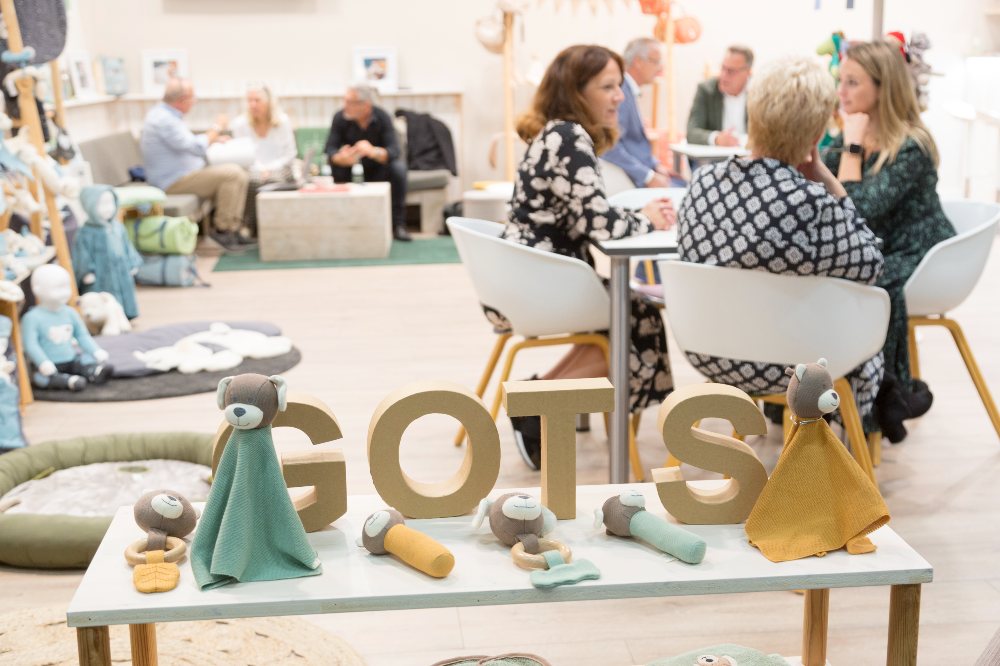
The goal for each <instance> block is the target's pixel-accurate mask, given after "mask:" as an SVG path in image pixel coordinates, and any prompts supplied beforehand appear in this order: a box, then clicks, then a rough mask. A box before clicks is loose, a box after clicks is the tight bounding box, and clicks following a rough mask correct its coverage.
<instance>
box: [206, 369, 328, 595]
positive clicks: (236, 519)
mask: <svg viewBox="0 0 1000 666" xmlns="http://www.w3.org/2000/svg"><path fill="white" fill-rule="evenodd" d="M286 390H287V389H286V385H285V380H284V379H283V378H281V377H279V376H277V375H275V376H273V377H265V376H263V375H257V374H245V375H239V376H237V377H226V378H224V379H223V380H222V381H220V382H219V390H218V396H217V397H218V403H219V409H222V410H224V411H225V413H226V420H227V421H229V423H231V424H232V425H233V428H234V430H233V434H232V436H230V438H229V441H228V442H227V443H226V448H225V449H224V451H223V453H222V459H221V460H220V461H219V468H218V469H217V470H216V472H215V481H214V482H213V483H212V491H211V493H210V494H209V496H208V502H207V503H206V504H205V510H204V513H203V514H202V517H201V520H200V521H199V523H198V530H197V531H196V532H195V535H194V543H193V544H192V546H191V569H192V571H193V572H194V577H195V579H196V580H197V581H198V585H199V586H200V587H201V589H203V590H209V589H212V588H216V587H220V586H223V585H228V584H229V583H235V582H248V581H261V580H280V579H284V578H300V577H303V576H315V575H318V574H319V573H321V572H322V569H321V566H320V560H319V557H318V556H317V555H316V551H315V550H313V547H312V546H311V545H309V541H308V540H307V539H306V531H305V528H304V527H303V526H302V521H301V520H300V519H299V517H298V514H296V512H295V507H294V506H293V505H292V500H291V498H289V496H288V490H287V488H286V487H285V480H284V477H283V476H282V474H281V466H280V464H279V463H278V456H277V454H276V453H275V451H274V442H273V440H272V439H271V422H272V421H273V420H274V417H275V416H276V415H277V413H278V411H279V410H280V411H284V409H285V406H286V398H285V395H286Z"/></svg>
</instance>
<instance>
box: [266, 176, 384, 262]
mask: <svg viewBox="0 0 1000 666" xmlns="http://www.w3.org/2000/svg"><path fill="white" fill-rule="evenodd" d="M257 237H258V241H259V245H260V259H261V261H296V260H312V259H382V258H385V257H387V256H388V255H389V248H390V246H391V245H392V215H391V213H390V206H389V183H362V184H353V183H351V184H344V185H333V184H332V183H326V182H317V183H314V184H313V185H312V186H307V187H306V188H303V189H300V190H293V191H288V192H261V193H260V194H258V195H257Z"/></svg>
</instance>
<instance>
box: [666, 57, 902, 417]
mask: <svg viewBox="0 0 1000 666" xmlns="http://www.w3.org/2000/svg"><path fill="white" fill-rule="evenodd" d="M836 100H837V97H836V93H835V89H834V83H833V79H831V78H830V75H829V74H828V73H827V72H825V71H824V70H823V69H822V68H820V66H819V65H816V64H815V63H812V62H811V61H809V60H807V59H804V58H794V59H789V60H783V61H780V62H777V63H775V64H773V65H772V66H770V67H769V68H767V69H766V70H765V71H764V72H763V73H762V74H759V75H758V76H756V77H755V79H754V83H753V87H752V88H751V89H750V92H749V93H748V100H747V117H748V124H749V134H750V148H751V151H752V153H751V155H750V156H748V157H734V158H730V159H729V160H726V161H724V162H717V163H715V164H709V165H706V166H704V167H702V168H700V169H698V170H697V171H696V172H695V173H694V174H693V175H692V177H691V186H690V188H689V189H688V193H687V195H686V196H685V198H684V200H683V201H682V202H681V205H680V209H679V210H678V245H679V249H680V258H681V260H683V261H690V262H695V263H701V264H709V265H715V266H726V267H731V268H745V269H748V270H759V271H767V272H770V273H778V274H782V275H823V276H829V277H838V278H843V279H846V280H853V281H856V282H862V283H865V284H873V283H874V282H875V280H876V278H877V277H878V275H879V272H880V271H881V270H882V261H883V260H882V253H881V252H880V250H879V244H880V241H879V239H878V238H877V237H876V236H875V234H874V233H872V231H871V230H870V229H869V228H868V227H867V226H866V225H865V221H864V220H863V219H862V218H861V217H860V216H859V215H858V212H857V211H856V210H855V208H854V203H853V202H852V201H851V199H850V197H848V196H847V192H846V190H845V189H844V187H843V185H841V184H840V183H839V182H838V181H837V179H836V177H835V176H834V175H833V174H832V173H831V172H830V170H829V169H828V168H826V166H825V165H824V164H823V162H822V160H820V159H819V155H818V153H817V150H816V144H817V142H818V141H819V138H820V137H821V136H822V135H823V131H824V128H825V125H826V122H827V120H828V119H829V117H830V114H831V113H832V111H833V109H834V106H835V104H836ZM816 307H823V304H822V303H818V304H817V305H816ZM790 334H792V333H790ZM687 357H688V360H690V361H691V363H692V364H693V365H694V366H695V368H696V369H697V370H698V371H699V372H701V373H702V374H703V375H705V376H706V377H708V378H709V379H711V380H712V381H716V382H720V383H724V384H729V385H732V386H736V387H737V388H740V389H742V390H744V391H747V392H748V393H759V394H768V393H783V392H784V391H785V389H786V388H787V386H788V378H787V377H786V376H785V374H784V367H782V366H777V365H772V364H767V363H760V362H752V361H745V360H741V359H726V358H716V357H712V356H707V355H704V354H690V353H689V354H688V355H687ZM809 360H815V359H802V361H809ZM882 373H883V359H882V354H881V352H880V353H878V354H877V355H876V356H874V357H872V358H871V359H869V360H868V361H866V362H865V363H863V364H861V365H860V366H859V367H857V368H855V369H854V370H853V371H852V372H851V373H850V374H848V376H847V378H848V380H849V381H850V384H851V389H852V391H853V392H854V396H855V400H856V402H857V405H858V411H859V412H860V413H861V416H862V423H863V425H864V427H865V431H866V432H873V431H875V430H877V429H878V427H877V425H876V424H875V420H874V418H873V416H872V408H873V405H874V402H875V397H876V395H877V394H878V388H879V383H880V382H881V379H882Z"/></svg>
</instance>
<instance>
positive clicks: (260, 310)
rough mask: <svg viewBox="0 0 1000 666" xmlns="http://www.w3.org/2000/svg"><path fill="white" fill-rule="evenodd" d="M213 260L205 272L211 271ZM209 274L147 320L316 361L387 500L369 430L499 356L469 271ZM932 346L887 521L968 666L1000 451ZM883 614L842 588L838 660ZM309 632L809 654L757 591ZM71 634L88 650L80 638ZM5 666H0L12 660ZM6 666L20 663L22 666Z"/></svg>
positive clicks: (990, 563) (409, 616) (485, 649)
mask: <svg viewBox="0 0 1000 666" xmlns="http://www.w3.org/2000/svg"><path fill="white" fill-rule="evenodd" d="M995 245H1000V242H996V243H995ZM993 249H994V251H993V255H992V258H991V262H990V265H989V266H988V268H987V272H986V275H985V276H984V278H983V280H982V282H981V283H980V285H979V288H978V289H977V291H976V292H975V293H974V294H973V296H972V297H971V298H970V299H969V300H968V302H966V303H965V304H964V305H963V306H962V307H961V308H960V309H959V310H957V311H956V312H955V313H953V314H954V317H955V318H956V319H958V320H959V321H960V322H961V323H962V325H963V326H964V328H965V331H966V334H967V336H968V338H969V341H970V344H971V345H972V348H973V350H974V351H975V352H976V353H977V354H978V359H979V362H980V365H981V367H982V371H983V374H984V376H985V377H986V380H987V382H988V383H989V384H990V385H991V386H992V388H993V390H994V392H995V394H997V395H998V397H1000V351H998V349H1000V299H998V298H997V285H1000V247H994V248H993ZM210 262H211V260H210V259H205V260H203V263H205V264H206V266H205V268H206V270H209V269H210ZM208 275H209V279H210V281H211V283H212V287H211V288H210V289H198V288H191V289H176V290H174V289H164V290H149V289H146V290H143V291H142V292H141V293H140V295H139V302H140V306H141V309H142V316H141V318H140V320H139V323H140V325H141V326H142V327H151V326H155V325H158V324H165V323H169V322H176V321H185V320H206V319H207V320H219V319H241V318H256V319H266V320H269V321H272V322H274V323H276V324H279V325H280V326H281V327H282V328H283V330H284V332H285V333H286V334H287V335H289V336H291V338H292V339H293V340H294V341H295V344H296V345H297V346H298V347H299V348H300V349H301V350H302V354H303V361H302V363H301V364H300V365H299V366H298V367H296V368H294V369H292V370H290V371H289V372H288V373H287V374H286V377H287V379H288V381H289V384H290V387H291V389H292V390H294V391H302V392H308V393H312V394H314V395H316V396H318V397H319V398H321V399H322V400H323V401H325V402H326V403H327V404H328V405H330V407H331V408H332V410H333V411H334V413H335V414H336V416H337V418H338V419H339V421H340V424H341V426H342V428H343V432H344V439H343V440H342V441H341V442H340V445H341V448H342V449H343V451H344V453H345V455H346V458H347V475H348V478H347V482H348V487H349V489H350V492H352V493H369V492H373V487H372V483H371V477H370V476H369V473H368V465H367V460H366V457H365V436H366V433H367V427H368V423H369V420H370V418H371V415H372V413H373V411H374V410H375V407H376V406H377V405H378V404H379V402H380V401H381V400H382V399H383V398H384V397H385V396H386V395H387V394H388V393H389V392H390V391H392V390H393V389H396V388H398V387H400V386H403V385H405V384H408V383H410V382H415V381H420V380H424V379H432V378H434V379H446V380H450V381H454V382H458V383H460V384H463V385H465V386H470V387H471V386H475V382H476V379H477V378H478V375H479V372H480V370H481V367H482V364H483V362H484V361H485V359H486V355H487V353H488V351H489V349H490V346H491V345H492V343H493V335H492V333H491V331H490V327H489V326H488V325H487V323H486V320H485V319H484V318H483V316H482V314H481V312H480V310H479V307H478V304H477V302H476V298H475V295H474V293H473V291H472V288H471V286H470V285H469V282H468V280H467V279H466V276H465V273H464V271H463V268H462V267H461V266H460V265H433V266H390V267H362V268H340V269H313V270H294V271H256V272H232V273H229V272H227V273H218V274H211V273H209V274H208ZM818 306H821V304H818ZM734 334H738V331H737V330H734ZM920 348H921V350H922V357H921V358H922V362H923V375H924V377H925V379H926V380H927V381H928V383H929V384H930V386H931V389H932V390H933V391H934V394H935V404H934V407H933V409H932V410H931V411H930V413H929V414H928V415H927V416H925V417H924V418H922V419H920V420H919V421H915V422H910V423H909V429H910V436H909V438H908V439H907V440H906V441H905V442H904V443H902V444H900V445H898V446H892V447H888V448H887V449H886V450H885V453H884V455H883V462H882V465H881V467H880V468H879V469H878V478H879V482H880V486H881V489H882V492H883V494H884V495H885V498H886V501H887V502H888V505H889V507H890V510H891V512H892V526H893V528H894V529H895V530H896V531H897V532H899V533H900V534H901V535H902V536H903V537H904V538H905V539H907V540H908V541H909V542H910V544H912V545H913V546H914V547H915V548H917V549H918V550H919V551H920V552H921V553H922V554H923V555H924V557H925V558H927V560H929V561H930V562H931V563H932V564H933V565H934V568H935V582H934V583H931V584H929V585H926V586H924V590H923V605H922V613H921V618H920V619H921V623H920V624H921V627H920V652H919V654H920V659H919V662H920V663H921V664H929V665H936V664H971V663H973V661H974V660H975V657H976V656H977V655H978V654H979V653H980V652H981V651H982V650H983V648H984V646H985V645H986V643H987V642H988V640H989V638H990V637H991V636H992V634H993V633H994V632H995V631H996V630H997V628H998V626H1000V530H998V527H997V526H998V525H1000V483H998V479H1000V441H998V438H997V435H996V433H995V432H994V431H993V429H992V427H991V426H990V423H989V420H988V419H987V416H986V413H985V411H984V409H983V407H982V404H981V403H980V402H979V398H978V396H977V394H976V393H975V390H974V388H973V386H972V382H971V381H970V379H969V377H968V375H967V374H966V371H965V369H964V366H963V365H962V362H961V359H960V357H959V355H958V353H957V351H956V350H955V347H954V345H953V344H952V343H951V340H950V338H949V337H948V335H947V333H946V332H945V331H944V330H943V329H937V328H935V329H925V330H924V331H923V332H922V333H921V336H920ZM671 354H672V358H673V367H674V376H675V377H676V379H677V382H678V384H689V383H694V382H699V381H700V378H699V376H698V375H697V374H696V373H695V372H694V370H693V369H692V368H691V367H690V366H689V365H688V364H687V363H686V362H685V361H684V360H683V358H682V357H681V355H680V354H679V353H677V351H676V348H675V347H674V346H673V341H671ZM557 355H558V352H557V351H553V350H545V351H539V352H536V353H535V354H534V355H533V356H532V355H526V356H525V357H524V359H523V360H522V361H519V363H518V366H517V367H516V368H515V373H514V374H515V376H516V377H526V376H528V375H530V374H532V372H535V371H538V370H540V369H544V368H545V367H546V366H547V365H548V364H549V363H550V362H551V361H552V360H554V358H555V357H556V356H557ZM803 360H804V361H808V360H812V359H803ZM214 403H215V400H214V395H211V394H202V395H195V396H188V397H182V398H172V399H166V400H151V401H146V402H131V403H92V404H87V403H76V404H72V403H64V404H60V403H46V402H39V403H35V404H34V405H32V406H31V407H30V408H29V409H28V411H27V415H26V428H25V429H26V432H27V435H28V437H29V438H30V441H33V442H42V441H45V440H48V439H53V438H59V437H69V436H74V435H84V434H100V433H106V432H115V431H149V430H174V429H185V430H197V431H205V432H210V431H213V430H214V429H215V427H216V425H217V424H218V422H219V418H220V416H219V412H218V411H217V410H216V408H215V404H214ZM655 421H656V417H655V410H649V411H648V412H647V414H646V415H645V418H644V420H643V424H642V428H641V432H640V435H639V443H640V447H641V455H642V459H643V463H644V465H645V467H646V468H647V470H648V469H649V468H650V467H654V466H660V465H661V463H662V462H663V460H664V457H665V455H666V451H665V449H664V447H663V444H662V442H661V441H660V439H659V437H658V436H657V433H656V432H655ZM453 433H454V424H453V423H452V422H450V421H449V419H446V418H445V417H434V416H429V417H424V418H423V419H421V420H420V421H418V422H416V423H415V424H413V425H412V426H411V427H410V429H408V430H407V432H406V435H405V438H404V446H403V456H404V466H405V468H406V470H407V472H408V473H409V474H410V475H412V476H414V477H417V478H421V479H423V480H428V481H430V480H437V479H443V478H445V477H447V476H448V475H450V474H451V473H452V472H453V470H454V469H455V468H456V466H457V465H458V461H459V460H460V456H461V453H460V451H459V450H456V449H455V448H454V447H453V446H452V444H451V438H452V435H453ZM500 434H501V444H502V447H503V460H502V469H501V474H500V480H499V483H498V487H501V488H502V487H515V486H524V485H535V484H537V480H538V476H537V473H532V472H530V471H528V469H527V468H526V467H525V466H524V465H523V463H522V462H521V460H520V458H519V456H518V455H517V453H516V451H515V448H514V445H513V442H512V437H511V434H510V427H509V423H508V422H507V421H506V419H504V418H501V422H500ZM278 437H279V442H278V444H279V446H280V447H294V446H303V445H304V442H305V439H304V437H302V436H298V435H296V434H295V433H283V432H282V431H278ZM779 441H780V440H779V437H778V435H777V433H771V434H770V435H769V436H768V437H767V438H759V439H758V440H757V441H751V443H752V444H753V446H754V447H755V448H756V449H757V451H758V453H759V455H760V456H761V458H762V459H763V460H764V462H765V464H766V465H767V466H768V467H769V468H770V467H772V466H773V464H774V461H775V460H776V456H777V453H778V443H779ZM579 450H580V454H579V466H580V470H579V473H578V478H579V482H580V483H603V482H606V480H607V449H606V444H605V436H604V429H603V426H602V424H601V423H600V420H599V419H594V429H593V431H592V432H591V433H587V434H582V435H580V439H579ZM692 474H693V476H697V474H698V473H697V471H696V470H692ZM79 578H80V574H79V573H78V572H68V573H66V572H60V573H46V572H30V571H23V570H13V569H9V568H6V569H4V568H0V589H2V590H3V595H2V596H3V601H4V603H3V606H4V608H5V610H15V609H18V608H30V607H34V606H38V605H46V604H53V603H68V602H69V599H70V598H71V596H72V594H73V591H74V589H75V587H76V585H77V582H78V580H79ZM122 584H123V585H128V584H129V582H128V581H125V580H123V581H122ZM888 604H889V590H888V589H887V588H877V589H876V588H871V589H858V590H847V589H845V590H834V591H833V592H832V594H831V604H830V606H831V607H830V639H829V659H830V661H831V662H832V663H833V664H836V665H838V666H839V665H852V666H857V665H865V664H879V663H884V661H885V657H884V655H885V647H886V627H887V617H888ZM309 619H310V620H312V621H314V622H316V623H317V624H319V625H321V626H322V627H325V628H327V629H328V630H330V631H331V632H334V633H336V634H338V635H340V636H342V637H343V638H345V639H346V640H347V641H348V642H350V643H351V644H352V645H353V646H354V647H355V648H356V649H357V650H358V651H359V652H361V653H362V654H363V655H364V657H365V659H366V661H367V662H368V663H369V664H370V665H372V666H410V665H418V664H419V665H426V664H430V663H432V662H434V661H436V660H439V659H444V658H446V657H450V656H458V655H463V654H498V653H502V652H510V651H514V650H524V651H528V652H533V653H537V654H540V655H542V656H544V657H546V658H547V659H549V660H550V661H552V663H554V664H557V665H558V664H573V665H576V666H587V665H594V666H615V665H619V664H622V665H628V664H640V663H644V662H646V661H649V660H652V659H654V658H658V657H664V656H668V655H671V654H676V653H680V652H683V651H686V650H691V649H695V648H698V647H701V646H704V645H709V644H712V643H719V642H734V643H742V644H745V645H749V646H752V647H756V648H757V649H760V650H764V651H769V652H780V653H783V654H786V655H788V654H799V653H800V651H801V650H800V640H801V639H800V626H801V621H802V597H801V596H797V595H795V594H784V593H760V594H746V595H720V596H707V597H700V598H672V599H665V600H660V599H643V600H631V601H601V602H586V603H571V604H537V605H527V606H496V607H474V608H463V609H438V610H423V611H405V612H403V611H392V612H385V613H357V614H344V615H327V616H313V617H311V618H309ZM119 630H121V629H113V631H119ZM390 637H391V639H390V640H387V639H388V638H390ZM66 640H67V641H74V640H75V639H74V637H73V636H72V635H67V636H66ZM126 656H127V655H117V657H120V658H125V657H126ZM6 657H7V655H0V661H3V660H4V659H5V658H6ZM4 663H17V662H16V656H14V661H13V662H4Z"/></svg>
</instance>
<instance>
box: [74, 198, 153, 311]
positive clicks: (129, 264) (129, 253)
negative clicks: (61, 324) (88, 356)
mask: <svg viewBox="0 0 1000 666" xmlns="http://www.w3.org/2000/svg"><path fill="white" fill-rule="evenodd" d="M80 204H81V205H82V206H83V209H84V210H85V211H87V222H86V223H85V224H84V225H83V226H82V227H81V228H80V230H79V231H77V233H76V241H75V243H74V245H73V269H74V271H75V272H76V281H77V284H78V285H79V287H80V292H81V293H87V292H92V291H98V292H100V291H103V292H107V293H109V294H111V295H112V296H114V297H115V299H116V300H117V301H118V303H119V304H121V306H122V310H124V312H125V316H126V317H128V318H129V319H135V318H136V317H138V316H139V304H138V303H137V302H136V298H135V280H134V278H133V276H134V275H135V273H136V271H138V270H139V267H140V266H142V256H140V254H139V253H138V252H137V251H136V249H135V248H134V247H132V243H131V242H129V239H128V233H127V232H126V231H125V225H123V224H122V223H121V222H120V221H119V220H118V197H117V195H115V191H114V188H112V187H110V186H108V185H94V186H92V187H85V188H84V189H83V191H82V192H81V193H80Z"/></svg>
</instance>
